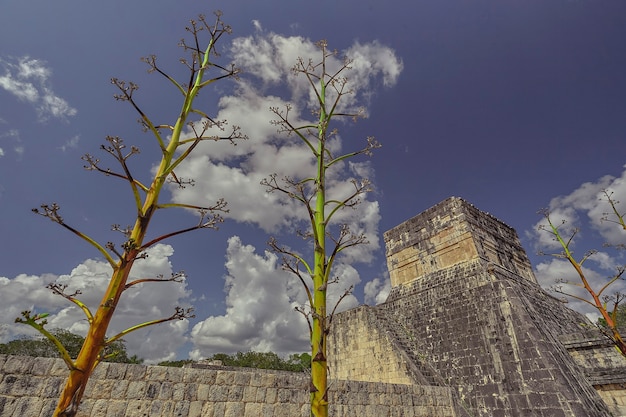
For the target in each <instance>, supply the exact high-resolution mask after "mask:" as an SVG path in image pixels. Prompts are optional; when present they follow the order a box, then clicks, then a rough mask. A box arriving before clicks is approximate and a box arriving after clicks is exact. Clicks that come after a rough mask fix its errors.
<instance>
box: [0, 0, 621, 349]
mask: <svg viewBox="0 0 626 417" xmlns="http://www.w3.org/2000/svg"><path fill="white" fill-rule="evenodd" d="M0 9H1V10H2V13H1V14H0V210H1V212H2V216H1V217H0V235H1V236H2V248H3V250H2V251H0V312H1V314H0V317H2V319H0V320H2V322H1V323H0V341H6V340H8V339H10V338H12V337H15V336H16V335H18V334H20V332H21V331H22V330H23V329H20V328H19V327H16V326H15V325H13V324H12V321H13V318H14V317H16V316H17V314H19V311H21V310H24V309H27V308H33V306H34V307H35V308H37V309H38V311H44V310H46V311H50V312H52V313H54V314H53V316H52V317H53V319H52V322H53V324H54V325H58V326H64V327H68V328H71V329H72V330H75V331H84V322H82V321H81V320H80V316H79V315H77V314H76V312H75V311H73V310H72V309H69V308H67V305H66V304H64V303H63V300H62V299H60V297H54V296H52V295H50V294H49V293H48V291H47V290H46V289H45V288H44V287H45V284H46V283H48V282H50V281H52V280H55V279H58V280H60V281H62V282H65V281H67V282H70V283H72V285H75V286H76V288H81V289H83V291H84V292H85V297H86V299H87V300H91V301H92V302H94V303H97V302H98V299H99V296H100V295H99V294H98V292H97V289H98V288H99V286H101V285H102V282H104V281H105V278H106V275H107V270H106V268H105V267H104V266H103V264H102V262H101V259H99V258H98V254H97V253H96V252H95V250H93V248H91V247H89V246H87V245H85V244H83V243H82V242H80V241H78V240H77V239H75V238H74V237H73V236H71V235H70V234H69V233H67V232H66V231H65V230H62V229H61V228H60V227H58V226H56V225H54V224H52V223H51V222H49V221H47V220H46V219H43V218H40V217H37V216H35V215H33V214H32V212H31V209H32V208H34V207H37V206H39V205H40V204H42V203H50V202H58V203H59V204H60V205H61V208H62V214H63V216H64V218H65V219H66V220H67V222H68V223H70V224H72V225H73V226H75V227H77V228H79V229H81V230H83V231H85V232H87V233H90V234H91V235H93V236H94V237H97V238H98V239H100V240H101V241H105V242H106V241H107V240H113V239H117V236H116V235H115V234H113V233H112V232H110V231H109V228H110V225H111V224H113V223H121V224H126V223H129V222H131V221H132V216H133V212H132V202H131V201H128V197H129V195H127V194H125V191H126V189H125V188H124V187H123V185H124V184H122V183H119V182H117V181H114V180H113V179H111V178H105V177H102V176H99V175H98V174H96V173H93V172H86V171H84V170H83V168H82V166H83V161H81V160H80V157H81V156H82V155H83V154H85V153H90V154H93V155H96V156H100V157H101V159H103V161H104V160H105V155H103V154H101V152H99V151H98V148H99V146H100V144H101V143H102V142H103V140H104V137H105V136H106V135H113V136H121V137H123V138H124V139H125V140H126V141H127V142H128V143H129V144H136V145H138V146H140V148H141V150H142V154H141V155H140V157H138V158H137V159H136V161H137V162H136V165H134V167H135V169H136V170H137V171H136V172H138V173H141V174H140V175H142V176H143V177H144V178H145V177H147V176H148V175H149V173H150V167H151V166H152V165H153V164H154V162H155V161H156V158H157V157H158V154H157V153H155V151H154V148H151V145H152V144H151V142H150V141H149V138H148V136H146V135H144V134H143V133H141V131H140V129H139V127H138V125H137V123H136V119H137V116H136V114H135V113H133V111H132V109H131V108H129V106H127V105H125V103H119V102H115V100H113V98H112V95H113V94H114V93H115V89H114V87H113V86H112V85H111V84H110V81H109V80H110V78H111V77H118V78H121V79H125V80H132V81H134V82H137V83H138V84H139V85H140V90H139V91H138V97H139V101H140V103H142V105H143V106H144V109H145V110H146V111H147V112H148V113H149V114H150V115H151V117H152V118H153V119H154V120H162V121H163V122H165V121H171V120H173V119H174V118H175V117H176V112H177V108H178V106H179V102H178V101H177V99H178V97H177V95H176V94H175V92H174V91H173V90H172V89H171V88H170V87H169V85H167V84H166V82H165V81H164V80H163V79H162V78H159V77H158V76H156V75H154V74H152V75H150V74H147V73H146V67H145V64H143V63H142V62H141V61H140V60H139V58H140V57H142V56H146V55H148V54H156V55H157V56H158V58H159V62H160V63H161V64H162V65H163V66H164V67H165V68H168V69H170V70H171V71H172V73H173V74H176V75H182V74H183V71H182V70H181V67H180V64H178V58H179V57H180V55H181V51H180V49H179V48H177V47H176V44H177V42H178V41H179V39H180V38H182V37H183V36H184V35H185V33H184V27H185V25H186V24H187V22H188V20H189V19H191V18H194V17H195V16H196V15H197V14H198V13H204V14H206V15H210V14H211V13H212V12H213V11H214V10H216V9H221V10H222V11H223V12H224V21H225V22H227V23H228V24H230V25H231V26H232V28H233V34H232V35H231V36H230V37H228V38H227V39H225V42H223V43H222V47H223V56H222V58H223V59H224V60H225V62H230V61H232V60H235V61H236V62H242V63H245V66H246V68H244V69H245V70H246V72H245V73H244V76H243V77H242V82H240V83H237V84H235V83H228V82H227V83H224V84H221V85H220V86H218V87H217V88H216V89H215V90H212V91H207V94H203V96H202V97H201V100H202V107H203V109H205V110H207V112H209V113H211V114H217V113H218V112H219V114H221V115H223V116H224V117H228V118H229V119H230V121H231V123H235V124H239V125H241V126H242V127H244V128H245V129H246V131H245V133H246V134H247V135H248V136H249V137H250V139H249V140H248V141H246V142H245V143H242V144H240V145H238V146H237V147H236V148H226V147H222V146H221V144H220V145H219V146H215V147H211V145H212V144H207V146H206V147H205V148H203V149H202V152H201V153H200V154H199V155H198V158H196V159H194V160H193V161H191V162H193V164H191V163H190V164H189V166H188V167H186V168H184V169H185V170H186V171H185V173H186V174H189V175H188V176H194V178H195V179H196V181H197V186H196V187H193V189H192V188H188V189H186V190H184V192H179V191H175V190H174V191H175V192H174V193H173V198H175V199H179V200H177V201H183V200H185V199H186V200H187V201H191V200H194V199H195V200H194V201H196V200H199V201H206V200H207V199H215V198H218V197H220V196H223V197H226V198H227V200H229V203H230V207H231V213H230V215H229V217H228V218H227V221H226V222H225V223H224V224H223V225H222V226H221V227H220V230H219V231H208V230H203V231H198V232H194V233H193V234H189V235H184V236H180V237H177V238H175V239H172V240H171V241H169V242H168V246H160V247H157V248H155V249H154V253H153V254H152V256H151V257H150V258H149V259H150V261H149V262H146V263H145V264H144V265H141V264H140V265H138V267H137V268H138V269H137V273H138V274H139V273H141V274H150V273H152V274H154V273H166V274H167V273H169V272H170V271H178V270H181V269H184V270H185V271H186V273H187V275H188V278H187V281H186V283H185V285H182V286H178V287H173V286H172V287H167V288H166V289H164V288H165V287H161V288H148V287H147V286H146V287H144V288H142V290H141V292H140V293H137V294H130V295H129V299H128V301H127V304H126V305H125V307H124V308H123V309H122V311H120V315H119V319H118V321H117V322H116V323H114V326H117V327H118V328H119V329H121V328H122V327H124V325H129V324H134V320H136V319H138V318H144V317H145V319H148V318H154V315H155V314H156V315H169V314H170V312H171V309H172V308H173V306H175V305H178V304H181V305H193V306H194V307H195V308H196V314H197V317H196V319H194V320H192V321H190V322H186V321H185V322H179V323H175V324H171V325H162V326H160V327H159V328H155V329H153V330H151V331H149V332H144V333H142V334H140V335H138V336H136V337H132V336H129V337H128V338H127V340H128V344H129V348H130V349H131V350H132V351H133V353H138V354H139V355H140V356H143V357H145V358H147V359H149V360H153V361H154V360H161V359H167V358H169V359H171V358H174V357H181V358H183V357H187V356H189V355H191V356H192V357H196V358H197V357H202V356H207V355H210V354H212V353H216V352H219V351H237V350H248V349H256V350H263V349H271V350H274V351H278V352H290V351H304V350H307V343H306V333H305V332H306V328H305V325H304V324H303V323H302V320H301V318H300V317H299V316H298V315H297V314H296V313H294V312H293V310H292V309H293V306H294V305H297V304H298V303H299V302H300V300H301V296H302V294H301V289H300V288H299V287H298V286H297V285H295V283H294V282H293V281H292V279H291V278H290V277H288V276H286V275H284V274H283V273H282V272H280V270H279V265H278V261H277V260H276V259H275V258H274V257H273V255H272V254H270V253H267V252H265V251H266V250H267V246H266V242H267V240H268V239H269V237H270V236H271V235H276V236H278V237H279V238H281V239H283V240H284V241H286V242H289V243H290V244H293V245H296V244H297V243H296V242H297V241H295V240H290V238H289V236H290V231H291V228H292V226H293V225H294V224H297V222H298V215H297V214H294V213H293V212H292V211H291V210H290V209H289V210H286V209H285V207H284V206H281V205H280V204H279V202H277V201H275V200H272V199H271V198H269V197H267V195H266V194H265V191H264V190H263V188H262V187H261V186H257V184H258V179H259V178H263V177H264V176H266V175H269V174H270V173H271V172H269V169H270V167H271V168H275V169H280V170H284V171H285V172H289V170H295V169H298V168H300V167H302V166H306V163H305V164H304V165H302V164H301V160H299V159H298V158H299V156H298V155H300V154H298V152H299V150H298V149H297V148H294V149H291V150H293V151H294V152H293V153H290V155H291V158H286V157H284V154H286V153H288V152H286V151H288V150H290V148H285V147H284V146H286V145H288V144H289V143H288V142H282V141H280V140H277V139H276V138H272V133H273V131H274V130H275V129H274V127H272V126H270V125H269V120H270V119H271V115H270V114H269V112H268V111H267V110H268V108H269V106H270V105H271V104H272V103H279V104H280V103H284V102H286V101H295V102H297V101H298V100H302V97H301V96H299V95H298V93H297V92H296V91H295V90H293V89H292V88H290V85H289V83H285V82H282V81H286V80H288V76H287V74H288V72H287V71H286V68H285V66H286V64H284V65H282V64H283V61H281V59H284V60H285V61H284V62H287V60H289V59H295V57H296V56H298V55H304V54H307V53H309V52H310V51H311V50H312V49H311V41H317V40H319V39H327V40H328V42H329V45H330V46H331V47H332V48H337V49H338V50H340V51H343V52H344V53H352V54H353V55H356V56H358V57H360V58H359V59H361V61H357V62H360V63H363V64H364V66H363V68H365V69H363V70H358V71H356V73H355V75H354V79H355V80H358V82H359V83H360V84H359V86H361V89H362V90H361V91H362V92H363V93H367V94H365V95H364V96H362V97H366V98H367V99H364V100H363V102H362V103H361V104H362V105H364V106H366V107H367V110H368V114H369V118H368V119H366V120H362V121H359V122H358V123H357V124H356V125H352V124H345V125H340V126H339V127H340V129H341V131H340V135H341V140H342V144H343V145H342V146H343V147H344V149H353V147H354V146H359V144H360V143H362V142H360V141H363V140H364V138H365V137H367V136H375V137H376V138H377V140H378V141H379V142H381V143H382V145H383V147H382V148H381V149H379V150H377V151H376V152H375V154H374V156H373V157H372V158H371V159H358V160H356V161H355V162H357V163H358V165H357V166H355V167H352V173H355V172H357V171H358V172H367V173H368V174H369V176H370V178H371V179H372V180H373V181H374V184H375V186H376V190H375V192H374V193H371V194H370V195H369V196H368V197H367V200H366V202H365V204H364V206H363V208H362V211H360V212H359V214H358V217H359V219H357V220H354V219H353V220H354V221H355V222H356V223H355V225H356V224H359V225H360V227H363V228H364V230H366V231H367V233H369V234H370V240H371V241H372V245H371V246H370V247H369V248H364V249H363V250H362V251H361V252H358V253H353V254H352V255H350V256H349V257H347V258H346V259H345V260H344V262H343V263H342V265H341V266H340V269H339V271H338V274H339V275H341V277H342V278H343V280H344V282H345V283H347V284H356V291H355V294H354V297H353V298H351V299H349V300H348V302H347V303H346V304H345V307H349V306H353V305H356V304H358V303H363V302H370V303H372V302H375V301H376V300H377V299H378V300H379V301H380V300H381V299H382V298H383V296H382V295H380V292H381V291H382V293H383V294H384V291H385V282H386V280H387V277H386V275H385V274H386V265H385V258H384V253H383V252H384V251H383V249H382V248H383V246H384V244H383V242H382V233H383V232H384V231H385V230H388V229H390V228H391V227H393V226H395V225H397V224H399V223H400V222H402V221H404V220H406V219H408V218H410V217H412V216H414V215H415V214H417V213H419V212H421V211H423V210H425V209H427V208H428V207H430V206H432V205H434V204H436V203H438V202H439V201H441V200H443V199H445V198H446V197H448V196H451V195H455V196H460V197H463V198H465V199H467V200H468V201H470V202H471V203H473V204H475V205H476V206H477V207H478V208H480V209H482V210H484V211H487V212H490V213H492V214H494V215H495V216H497V217H498V218H500V219H501V220H503V221H504V222H506V223H507V224H509V225H511V226H512V227H514V228H516V229H517V231H518V233H519V234H520V237H521V239H522V242H523V244H524V246H525V248H526V250H527V252H528V254H529V256H530V257H531V260H532V262H533V264H534V265H536V266H537V271H536V272H537V276H538V278H539V279H540V281H541V282H542V283H544V284H545V285H546V286H549V285H550V284H551V283H552V282H553V280H554V276H555V275H559V274H567V273H568V272H567V269H566V268H563V265H562V264H560V263H559V262H556V261H555V260H552V259H550V258H541V257H537V256H535V255H534V253H535V252H536V250H537V248H538V245H543V247H544V248H545V247H548V246H549V245H550V243H549V242H548V241H545V239H541V235H539V236H538V235H537V234H536V233H534V230H535V229H536V224H537V222H538V221H539V220H540V217H539V216H538V215H537V213H536V212H537V210H539V209H540V208H542V207H547V206H550V208H551V209H552V210H553V211H554V212H555V213H556V214H558V215H559V216H561V218H565V219H567V220H568V221H570V224H576V225H578V226H580V227H582V231H581V236H580V237H581V238H580V240H579V242H580V243H578V242H577V245H578V247H577V250H579V251H580V253H582V252H584V250H586V249H587V248H590V247H597V248H601V245H602V243H603V242H604V241H611V242H613V243H619V242H620V239H623V235H619V234H617V235H616V234H615V232H614V230H613V229H611V230H609V229H607V224H606V223H603V224H599V223H594V221H595V220H597V218H598V217H599V216H598V213H601V212H602V211H603V208H602V207H601V205H600V204H599V203H598V198H597V197H598V193H599V192H600V190H601V189H603V188H610V189H612V190H613V191H615V193H616V194H615V195H616V196H617V197H618V199H620V196H621V200H624V201H626V185H625V179H624V178H626V176H625V174H624V169H625V168H624V165H625V164H626V160H625V158H624V154H625V152H624V150H625V149H626V146H625V144H626V141H625V139H626V137H625V135H626V117H625V116H624V115H625V114H626V99H625V97H626V76H625V75H624V74H626V54H624V39H626V4H625V3H623V2H622V1H617V0H616V1H603V2H597V1H587V0H571V1H562V0H556V1H552V2H545V1H534V0H531V1H500V2H495V1H472V2H468V1H461V0H450V1H437V2H435V1H416V2H408V1H407V2H400V1H389V2H385V3H383V2H374V1H369V2H368V1H359V2H357V1H352V0H347V1H335V2H326V1H322V2H304V1H285V0H282V1H264V2H254V1H228V2H227V1H215V2H212V3H211V4H208V5H207V4H206V3H205V2H198V1H191V0H183V1H177V2H172V1H151V2H149V3H148V2H121V1H109V2H106V3H104V2H102V3H97V4H90V3H84V2H77V1H58V2H54V3H51V2H47V1H42V0H37V1H30V2H18V1H8V0H0ZM34 11H36V12H34ZM246 42H247V43H246ZM246 57H252V58H253V59H247V60H246V59H245V58H246ZM365 63H368V65H365ZM281 65H282V67H281ZM289 65H291V63H289ZM359 68H361V67H359ZM287 69H288V68H287ZM276 74H279V75H280V76H279V77H278V78H275V77H274V76H275V75H276ZM220 97H222V98H228V99H223V101H222V102H220ZM281 147H282V148H281ZM279 149H283V151H284V152H285V153H281V152H280V151H279ZM294 155H295V157H294ZM300 156H301V155H300ZM305 162H306V161H305ZM350 169H351V167H346V170H345V172H344V173H342V175H350ZM120 196H121V197H120ZM624 211H626V210H624ZM193 221H194V217H193V215H192V214H189V213H185V212H182V213H180V215H177V216H166V217H165V218H164V219H161V220H160V221H159V220H157V222H156V223H155V230H156V231H166V230H171V228H175V227H176V226H178V227H180V226H185V225H189V224H190V223H192V222H193ZM359 222H360V223H359ZM622 241H623V240H622ZM605 255H606V256H605ZM601 258H602V260H603V262H598V263H597V264H598V265H600V266H602V265H603V266H604V267H607V268H609V269H610V268H613V267H614V266H615V265H617V264H620V263H623V260H621V258H620V255H619V254H615V253H610V252H608V251H605V252H603V255H602V256H601ZM607 273H609V272H608V270H606V271H603V270H602V269H598V270H597V272H596V274H597V279H601V277H602V276H603V275H606V274H607ZM559 276H560V275H559ZM594 276H595V275H594ZM88 290H91V292H90V293H88ZM338 293H340V291H339V290H338ZM264 300H265V302H263V301H264ZM572 305H574V306H577V307H578V308H580V309H582V310H583V311H586V312H587V311H588V310H585V309H584V306H583V305H577V304H576V303H573V304H572ZM150 314H152V316H151V315H150Z"/></svg>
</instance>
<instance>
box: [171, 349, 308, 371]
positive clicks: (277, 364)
mask: <svg viewBox="0 0 626 417" xmlns="http://www.w3.org/2000/svg"><path fill="white" fill-rule="evenodd" d="M207 360H209V361H221V362H222V364H223V365H224V366H235V367H243V368H257V369H274V370H278V371H291V372H304V371H306V370H307V369H310V368H311V355H309V354H308V353H299V354H298V353H294V354H291V355H289V357H287V358H286V359H284V358H281V357H280V356H279V355H277V354H276V353H274V352H254V351H249V352H237V353H235V354H233V355H228V354H226V353H216V354H215V355H213V356H211V357H209V358H207ZM192 362H193V361H192V360H189V359H186V360H178V361H165V362H160V363H159V365H161V366H177V367H181V366H183V365H185V364H188V363H192Z"/></svg>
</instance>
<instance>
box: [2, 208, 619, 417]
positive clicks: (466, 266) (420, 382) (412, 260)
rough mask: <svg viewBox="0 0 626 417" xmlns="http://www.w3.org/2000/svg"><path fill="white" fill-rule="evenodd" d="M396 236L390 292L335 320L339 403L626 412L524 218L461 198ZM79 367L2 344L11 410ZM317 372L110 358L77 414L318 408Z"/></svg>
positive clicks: (614, 366)
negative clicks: (550, 286)
mask: <svg viewBox="0 0 626 417" xmlns="http://www.w3.org/2000/svg"><path fill="white" fill-rule="evenodd" d="M385 241H386V247H387V256H388V265H389V270H390V276H391V280H392V283H393V288H392V291H391V293H390V295H389V297H388V299H387V301H386V302H385V303H384V304H382V305H380V306H377V307H369V306H361V307H359V308H356V309H353V310H350V311H347V312H344V313H341V314H339V315H337V316H335V318H334V321H333V327H332V329H331V330H332V332H331V341H330V343H329V363H330V366H331V378H332V383H331V385H330V391H329V398H330V402H331V406H330V414H331V415H332V416H333V417H392V416H393V417H395V416H397V417H427V416H428V417H468V416H470V415H471V416H472V417H479V416H480V417H486V416H489V417H518V416H519V417H522V416H524V417H525V416H532V417H535V416H536V417H578V416H581V417H582V416H584V417H605V416H608V415H609V411H610V412H612V413H613V415H614V416H626V363H625V362H624V358H623V357H622V356H621V355H619V354H616V353H615V350H614V349H613V347H612V346H611V345H610V344H609V343H607V342H606V340H605V339H604V338H603V337H602V336H601V335H599V334H598V333H597V332H593V331H590V327H589V325H588V323H587V325H581V323H585V321H586V319H585V318H584V317H582V316H580V315H578V314H577V313H574V312H573V311H571V310H569V309H567V308H566V306H564V305H563V304H562V303H560V302H559V301H558V300H556V299H555V298H553V297H551V296H550V295H549V294H547V293H545V292H544V291H543V290H541V288H540V287H539V286H538V284H537V282H536V280H535V278H534V276H533V273H532V268H531V266H530V263H529V261H528V258H527V257H526V254H525V252H524V250H523V249H522V247H521V245H520V242H519V239H518V238H517V234H516V233H515V231H514V230H513V229H511V228H510V227H508V226H506V225H505V224H504V223H502V222H500V221H499V220H497V219H496V218H494V217H493V216H490V215H488V214H485V213H482V212H480V211H479V210H478V209H476V208H475V207H473V206H472V205H471V204H468V203H467V202H465V201H463V200H461V199H457V198H451V199H448V200H446V201H444V202H442V203H441V204H439V205H437V206H435V207H433V208H431V209H429V210H427V211H426V212H424V213H422V214H421V215H419V216H416V217H415V218H413V219H410V220H409V221H407V222H405V223H403V224H401V225H399V226H398V227H396V228H394V229H392V230H391V231H389V232H387V233H386V234H385ZM66 376H67V367H66V365H65V364H64V363H63V361H62V360H60V359H46V358H21V357H10V356H3V355H0V417H14V416H20V417H21V416H37V417H48V416H50V415H51V414H52V410H53V409H54V406H55V404H56V400H57V396H58V395H59V391H60V389H61V387H62V385H63V383H64V378H65V377H66ZM308 386H309V383H308V380H307V377H306V376H305V375H303V374H293V373H285V372H277V371H264V370H249V369H240V368H228V367H218V366H213V365H209V364H202V365H199V366H197V367H195V368H182V369H179V368H168V367H158V366H142V365H124V364H112V363H103V364H100V366H99V367H98V368H96V370H95V372H94V373H93V375H92V379H91V380H90V382H89V384H88V386H87V389H86V392H85V399H84V401H83V403H82V405H81V407H80V409H79V412H78V415H77V417H100V416H101V417H113V416H119V417H146V416H149V417H153V416H154V417H160V416H163V417H173V416H177V417H199V416H202V417H224V416H243V417H283V416H285V417H294V416H295V417H298V416H302V417H308V415H309V406H308V401H309V394H308ZM594 388H595V389H594ZM603 400H604V401H603ZM607 405H608V408H607ZM468 411H469V413H468Z"/></svg>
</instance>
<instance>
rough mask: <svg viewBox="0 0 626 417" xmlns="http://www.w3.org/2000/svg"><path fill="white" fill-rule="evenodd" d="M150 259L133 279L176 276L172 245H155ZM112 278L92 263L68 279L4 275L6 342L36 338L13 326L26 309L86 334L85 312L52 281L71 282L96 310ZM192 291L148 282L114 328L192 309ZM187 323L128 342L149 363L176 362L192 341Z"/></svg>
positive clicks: (0, 309)
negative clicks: (55, 289) (182, 348)
mask: <svg viewBox="0 0 626 417" xmlns="http://www.w3.org/2000/svg"><path fill="white" fill-rule="evenodd" d="M147 253H148V258H146V259H140V260H138V261H137V262H136V263H135V266H134V268H133V271H132V273H131V279H133V278H134V279H136V278H146V277H155V276H156V275H158V274H163V276H165V277H168V276H170V274H171V273H172V272H173V270H172V266H171V264H170V262H169V258H170V257H171V256H172V255H173V253H174V250H173V249H172V247H171V246H168V245H161V244H158V245H155V246H154V247H152V248H150V249H149V250H148V251H147ZM110 275H111V267H110V266H109V265H108V263H106V262H103V261H99V260H93V259H88V260H86V261H85V262H83V263H82V264H80V265H78V266H77V267H76V268H74V269H73V270H72V272H71V273H70V274H68V275H60V276H58V277H57V276H53V275H42V276H31V275H25V274H22V275H18V276H17V277H15V278H13V279H9V278H5V277H0V343H5V342H7V341H8V340H11V339H13V338H15V337H16V336H19V335H20V334H29V335H33V334H34V333H33V331H31V330H30V328H29V327H28V326H26V325H22V324H13V320H14V319H15V318H16V317H18V316H19V315H20V312H21V311H24V310H31V311H32V310H33V309H36V311H37V312H48V313H50V316H49V317H48V322H49V324H48V326H47V327H48V328H50V329H53V328H63V329H67V330H69V331H71V332H75V333H78V334H83V335H84V334H85V332H86V331H87V322H86V321H85V316H84V314H83V313H82V311H81V310H80V309H79V308H78V307H76V306H75V305H74V304H71V303H69V302H68V301H67V300H65V299H64V298H62V297H60V296H58V295H54V294H53V293H52V292H51V291H50V290H48V289H47V288H45V286H46V285H47V284H49V283H51V282H55V281H56V282H57V283H59V284H67V285H68V288H67V292H74V291H76V290H80V291H81V293H82V294H81V295H80V297H79V299H80V300H81V301H82V302H83V303H85V304H86V305H87V306H88V307H90V308H91V309H92V312H95V309H96V308H97V306H98V304H99V303H100V301H101V298H102V295H103V293H104V290H105V288H106V285H107V284H108V279H109V277H110ZM189 296H190V291H188V290H187V283H186V282H182V283H172V282H164V283H145V284H138V285H137V286H136V287H131V288H130V289H129V290H127V291H126V292H125V293H124V294H123V295H122V299H121V300H120V303H119V305H118V307H117V310H116V313H115V316H114V318H113V320H112V322H111V325H110V327H109V331H108V335H109V336H112V335H114V334H116V333H118V332H120V331H122V330H124V329H125V328H127V327H129V326H132V325H135V324H139V323H142V322H144V321H148V320H154V319H158V318H163V317H169V316H171V315H172V314H173V313H174V307H176V306H179V305H180V306H183V307H186V306H187V305H188V304H187V300H188V298H189ZM188 325H189V324H188V322H187V320H182V321H177V322H175V323H174V322H171V323H167V324H161V325H157V326H154V327H148V328H146V329H144V330H139V331H137V332H133V333H130V334H129V335H127V336H126V337H124V340H125V341H126V342H127V344H126V345H127V348H128V351H129V353H130V354H137V355H138V356H139V357H143V358H145V359H146V360H147V362H159V361H162V360H171V359H174V358H175V356H176V350H177V349H178V348H179V347H180V346H182V345H183V344H184V343H185V342H186V336H185V333H186V331H187V327H188Z"/></svg>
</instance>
